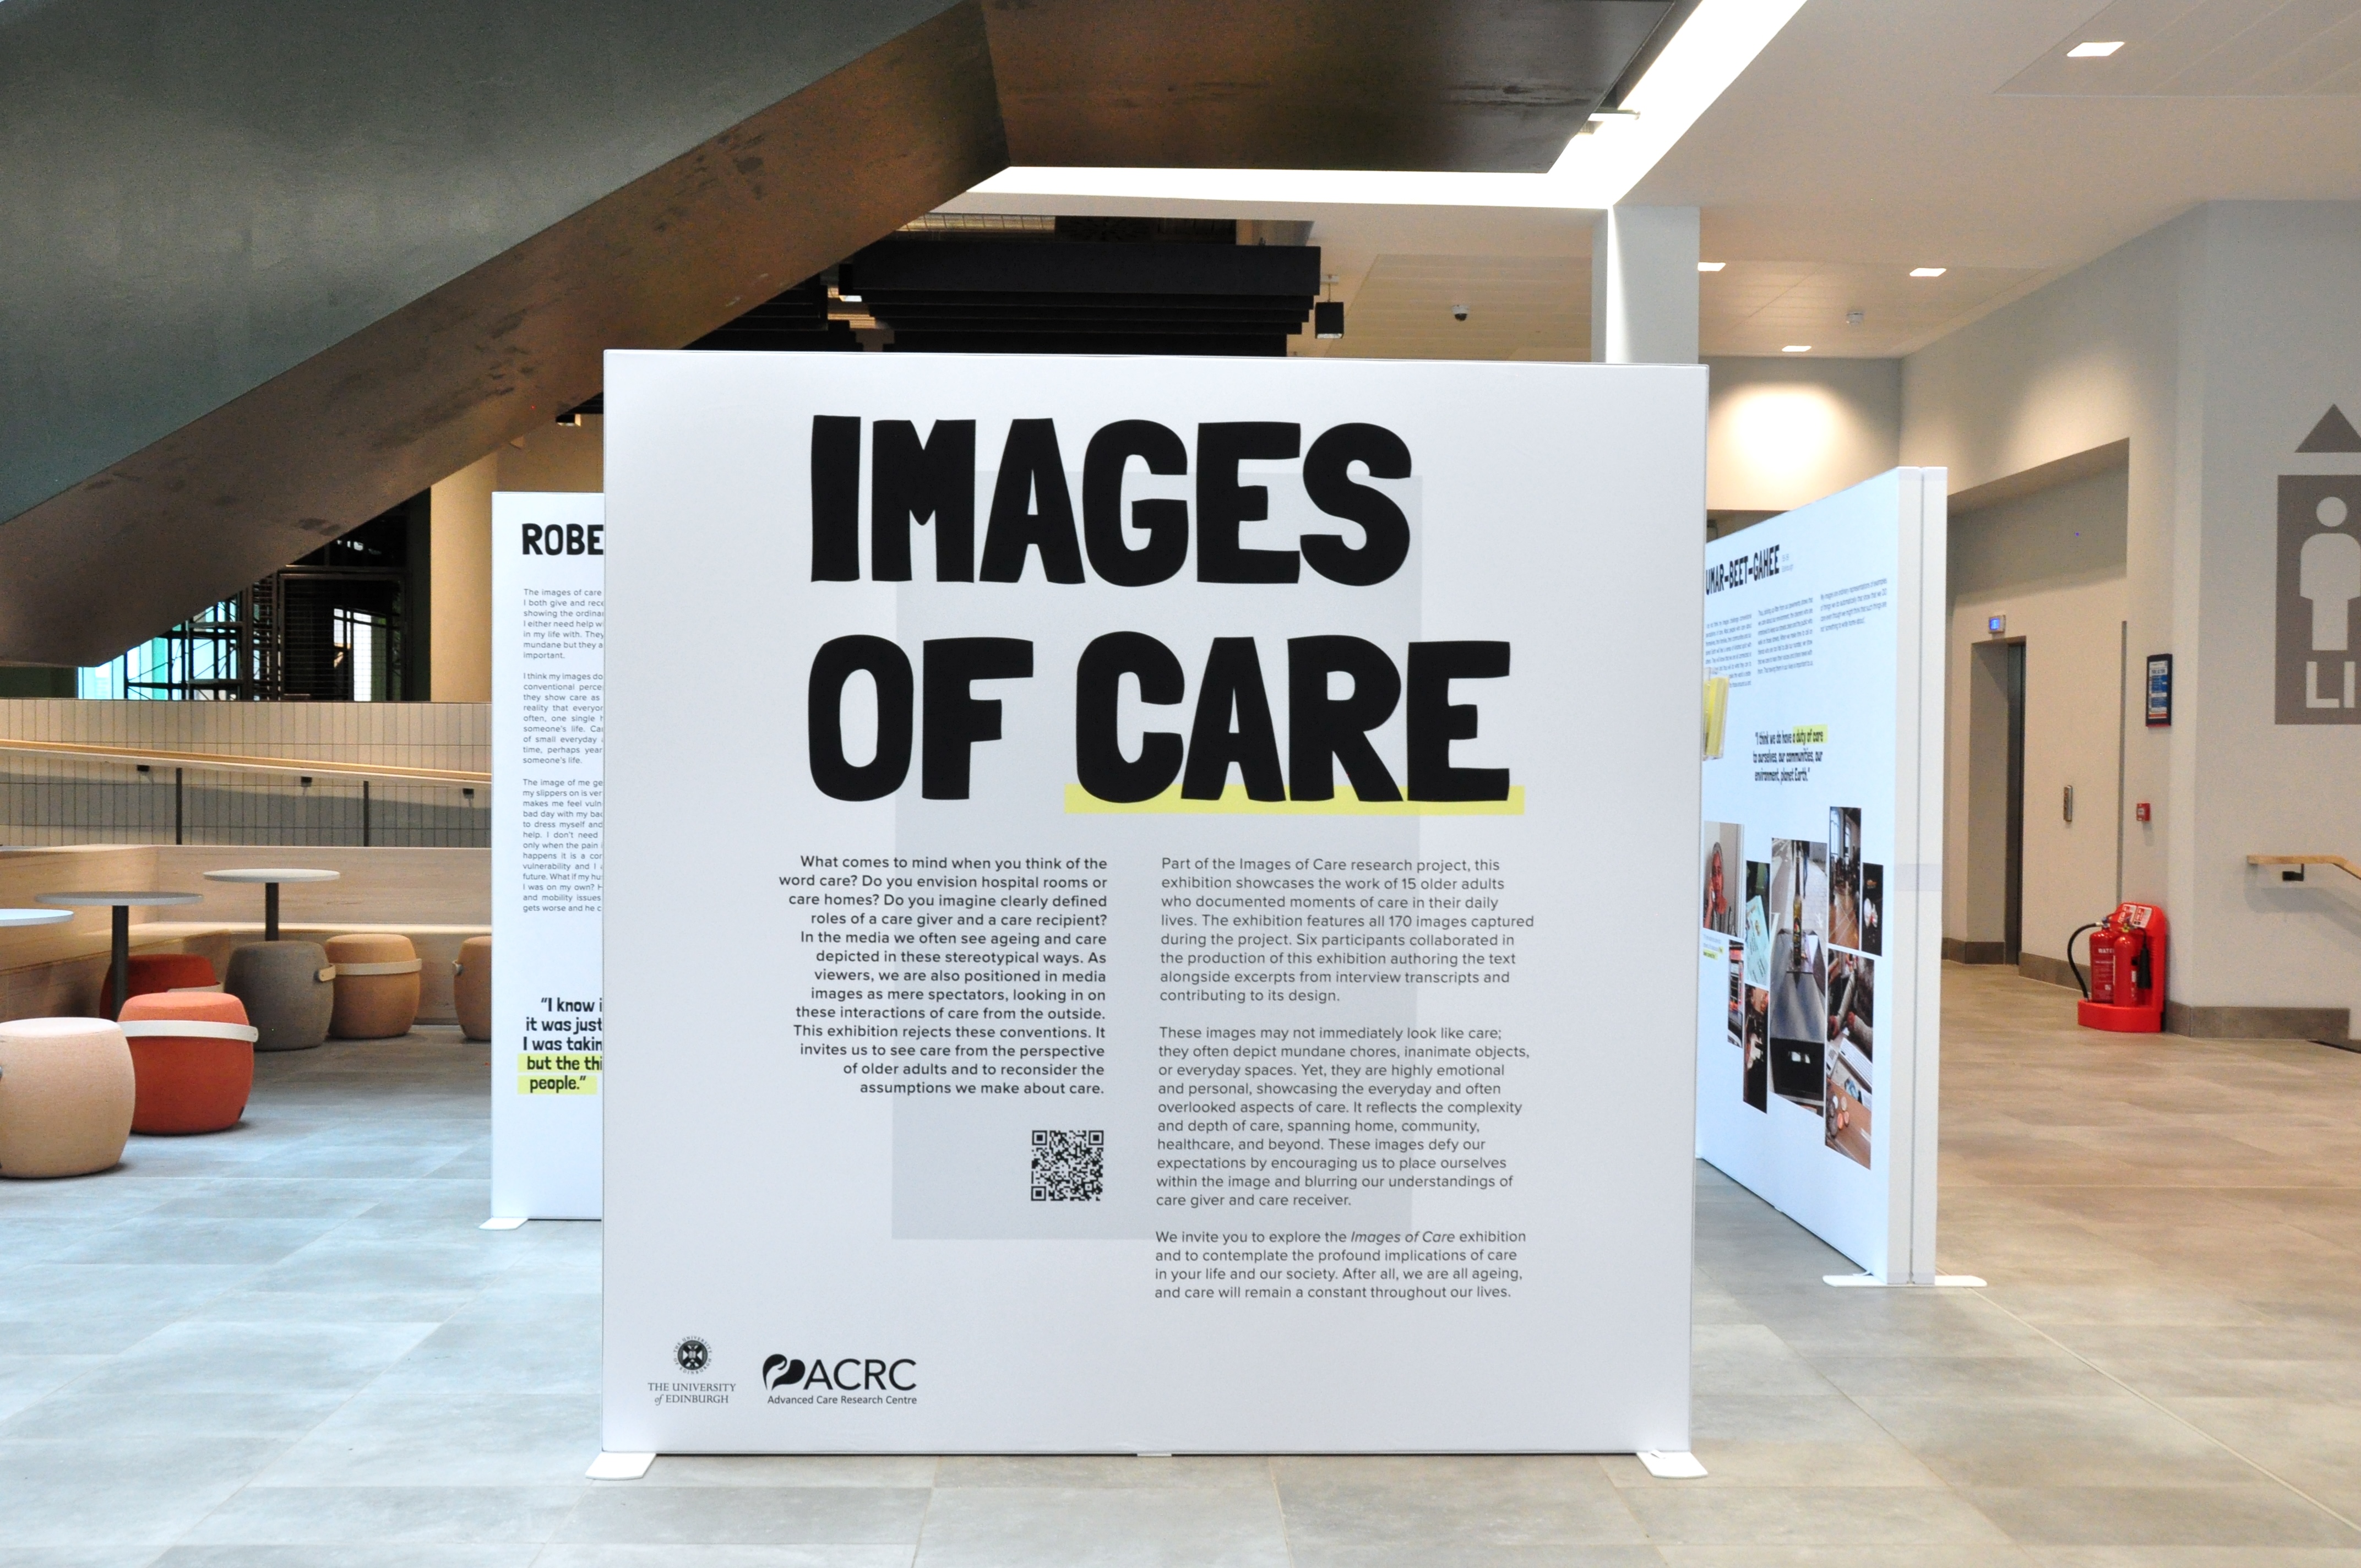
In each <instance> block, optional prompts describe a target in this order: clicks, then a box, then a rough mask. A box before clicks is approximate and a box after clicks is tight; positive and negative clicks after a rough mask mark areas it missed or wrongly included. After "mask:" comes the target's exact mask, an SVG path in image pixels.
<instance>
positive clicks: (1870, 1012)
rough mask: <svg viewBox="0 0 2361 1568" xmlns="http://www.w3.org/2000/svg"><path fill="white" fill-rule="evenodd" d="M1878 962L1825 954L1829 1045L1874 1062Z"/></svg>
mask: <svg viewBox="0 0 2361 1568" xmlns="http://www.w3.org/2000/svg"><path fill="white" fill-rule="evenodd" d="M1876 990H1877V960H1876V959H1865V958H1862V957H1861V955H1860V954H1858V953H1839V952H1832V953H1830V954H1829V955H1828V1044H1829V1046H1830V1047H1836V1046H1842V1047H1846V1048H1847V1049H1849V1050H1852V1051H1856V1052H1858V1053H1860V1056H1861V1059H1862V1060H1863V1061H1874V1060H1876V1059H1877V1028H1876V1017H1877V1006H1876V1001H1877V998H1876Z"/></svg>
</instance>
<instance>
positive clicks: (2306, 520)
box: [2148, 408, 2361, 724]
mask: <svg viewBox="0 0 2361 1568" xmlns="http://www.w3.org/2000/svg"><path fill="white" fill-rule="evenodd" d="M2296 450H2297V451H2299V452H2302V453H2307V454H2316V453H2361V435H2356V433H2355V432H2354V429H2353V425H2352V423H2351V422H2350V421H2348V420H2346V419H2345V415H2344V414H2343V412H2342V411H2339V410H2337V409H2334V408H2331V409H2330V410H2329V411H2328V412H2327V414H2326V415H2324V416H2323V418H2322V420H2321V422H2320V423H2319V424H2318V425H2317V426H2315V427H2314V428H2313V430H2312V433H2311V434H2310V435H2308V436H2306V437H2305V438H2304V440H2303V443H2302V444H2301V445H2300V446H2298V447H2297V448H2296ZM2356 514H2361V474H2282V475H2280V476H2279V594H2278V598H2279V634H2278V655H2279V657H2278V671H2277V674H2278V681H2277V701H2276V703H2275V704H2274V710H2275V711H2274V717H2275V718H2277V720H2278V722H2279V723H2281V724H2361V682H2356V674H2361V650H2356V647H2355V645H2354V633H2355V630H2356V629H2355V627H2354V625H2353V601H2354V600H2355V599H2356V598H2361V538H2356V537H2355V536H2356V534H2361V517H2356ZM2151 668H2153V664H2152V663H2151ZM2151 678H2153V677H2151ZM2149 701H2150V703H2151V704H2153V703H2154V701H2155V699H2154V698H2153V697H2151V698H2150V699H2149ZM2148 722H2149V723H2150V724H2154V723H2157V722H2158V720H2157V719H2156V718H2154V717H2153V709H2151V716H2150V718H2149V719H2148Z"/></svg>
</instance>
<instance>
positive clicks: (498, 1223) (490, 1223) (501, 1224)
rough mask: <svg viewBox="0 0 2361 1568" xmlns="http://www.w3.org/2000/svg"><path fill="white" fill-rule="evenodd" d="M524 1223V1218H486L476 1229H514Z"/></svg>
mask: <svg viewBox="0 0 2361 1568" xmlns="http://www.w3.org/2000/svg"><path fill="white" fill-rule="evenodd" d="M523 1223H524V1221H523V1220H522V1218H520V1219H513V1220H486V1221H485V1222H484V1223H482V1224H480V1225H478V1226H477V1227H476V1229H478V1230H479V1231H513V1230H516V1229H518V1228H519V1227H520V1226H522V1224H523Z"/></svg>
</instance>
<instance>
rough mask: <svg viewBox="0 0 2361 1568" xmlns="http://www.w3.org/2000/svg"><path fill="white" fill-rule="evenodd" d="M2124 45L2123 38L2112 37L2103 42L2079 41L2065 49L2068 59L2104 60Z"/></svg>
mask: <svg viewBox="0 0 2361 1568" xmlns="http://www.w3.org/2000/svg"><path fill="white" fill-rule="evenodd" d="M2123 47H2124V40H2123V39H2121V38H2114V39H2112V40H2108V41H2103V42H2092V43H2079V44H2076V45H2075V46H2074V47H2073V48H2072V49H2068V50H2067V51H2066V58H2067V59H2068V60H2104V59H2106V58H2107V56H2109V55H2111V54H2113V53H2114V52H2115V51H2116V50H2117V49H2121V48H2123Z"/></svg>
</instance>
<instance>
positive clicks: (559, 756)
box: [492, 491, 607, 1220]
mask: <svg viewBox="0 0 2361 1568" xmlns="http://www.w3.org/2000/svg"><path fill="white" fill-rule="evenodd" d="M606 522H607V517H606V504H605V499H604V498H603V497H599V496H596V495H579V494H538V493H529V492H523V491H495V492H494V493H493V496H492V1213H493V1215H494V1216H495V1217H497V1218H504V1219H521V1220H595V1219H597V1218H598V1212H599V1202H598V1199H599V1188H598V1143H599V1126H598V1112H599V1106H600V1104H601V1102H602V1100H603V1096H602V1095H601V1094H600V1092H599V1089H600V1085H601V1083H602V1081H603V1080H604V1077H605V1074H604V1071H603V1068H604V1060H603V1058H604V1056H605V1046H604V1040H603V1037H602V1025H603V1023H604V1014H603V1013H602V1011H601V1004H600V988H599V981H598V903H599V853H600V851H599V815H600V801H599V794H600V791H601V789H602V788H603V775H604V768H605V746H604V743H603V741H602V740H601V739H600V734H601V728H602V726H603V723H604V708H603V705H604V702H605V690H604V677H603V674H602V672H603V670H604V667H605V661H606V652H605V618H606V609H605V594H606V583H607V568H606V554H605V551H606Z"/></svg>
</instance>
